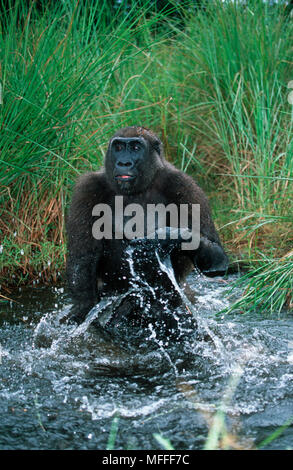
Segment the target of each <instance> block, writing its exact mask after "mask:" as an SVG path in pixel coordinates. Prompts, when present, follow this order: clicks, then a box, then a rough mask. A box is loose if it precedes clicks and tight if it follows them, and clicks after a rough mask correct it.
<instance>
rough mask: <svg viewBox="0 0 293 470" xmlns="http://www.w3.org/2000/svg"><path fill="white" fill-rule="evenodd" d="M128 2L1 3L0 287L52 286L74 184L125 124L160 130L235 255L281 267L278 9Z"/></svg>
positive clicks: (287, 165) (288, 181)
mask: <svg viewBox="0 0 293 470" xmlns="http://www.w3.org/2000/svg"><path fill="white" fill-rule="evenodd" d="M135 3H136V2H132V3H131V5H132V6H130V8H125V5H126V2H123V1H122V2H121V3H120V4H119V6H118V9H117V10H114V11H113V9H111V10H110V7H109V2H106V1H103V0H102V1H99V2H92V1H90V0H80V1H76V0H67V1H64V2H49V3H48V6H47V7H44V8H42V9H37V8H36V4H35V3H34V2H31V3H29V2H28V3H27V5H28V6H26V2H22V1H15V2H12V1H11V3H10V7H9V8H7V11H6V13H5V15H2V18H1V20H0V33H1V36H0V60H1V69H0V80H1V88H2V98H3V104H0V125H1V133H0V149H1V154H0V168H1V170H0V171H1V181H0V203H1V219H0V230H1V232H0V237H1V238H0V240H1V241H0V245H1V247H2V248H1V250H2V253H1V254H0V271H1V273H2V274H1V279H0V283H1V284H2V285H9V284H17V283H22V282H28V280H30V281H32V280H36V279H40V280H41V281H42V282H44V281H48V282H51V281H52V280H54V281H55V280H57V277H58V276H57V274H58V272H62V268H63V267H64V260H65V250H66V240H65V238H64V217H63V214H64V213H65V212H66V207H67V204H68V201H69V198H70V194H71V188H72V185H73V182H74V180H75V179H76V177H77V175H78V174H79V173H80V172H84V171H88V170H91V169H97V168H99V167H100V166H101V164H102V161H103V155H104V153H105V149H106V146H107V141H108V139H109V137H110V136H111V135H112V134H113V132H114V131H115V130H116V129H117V128H118V127H121V126H125V125H132V124H141V125H145V126H147V127H151V128H152V129H153V130H154V131H155V132H157V133H158V134H159V135H160V137H161V138H162V140H163V142H164V145H165V149H166V156H167V158H168V159H169V160H171V161H173V162H174V163H175V164H176V165H177V166H178V167H179V168H182V169H184V170H185V171H187V172H189V173H190V174H192V175H193V176H195V177H196V179H197V180H198V181H199V182H200V184H201V185H202V186H203V187H204V189H205V190H206V191H207V192H208V194H209V196H210V199H211V203H212V207H213V212H214V216H215V220H216V224H217V226H218V228H219V230H220V234H221V237H222V238H223V239H224V241H225V244H226V247H227V249H228V251H230V254H231V255H232V259H233V258H234V259H236V260H237V259H245V260H247V261H248V262H250V263H253V264H255V263H256V268H258V260H260V261H261V260H263V256H262V254H264V256H267V257H268V258H270V259H272V260H273V262H274V263H276V264H277V266H279V264H278V259H280V258H282V257H283V256H284V255H286V253H288V252H289V251H290V249H291V245H292V203H291V200H292V196H293V190H292V179H293V171H292V170H293V163H292V162H293V158H292V157H293V155H292V153H293V143H292V122H293V118H292V117H293V108H292V105H290V104H289V102H288V100H287V97H288V94H289V90H288V89H287V84H288V82H289V81H290V80H292V79H293V66H292V65H293V64H292V57H293V54H292V52H293V43H292V32H293V25H292V21H291V22H290V21H288V17H286V16H285V14H284V6H282V5H275V6H274V7H272V6H270V5H268V4H267V3H266V4H264V3H263V2H261V1H260V0H255V1H251V2H249V5H248V6H247V7H243V5H242V4H240V3H238V2H232V3H229V2H227V3H222V2H218V1H214V2H208V3H207V6H206V8H205V9H204V10H197V11H195V10H194V9H192V8H190V5H188V3H189V2H180V7H179V11H178V15H180V22H178V21H174V19H173V20H172V19H171V18H170V17H169V15H168V12H164V13H158V12H156V11H155V10H153V9H152V2H143V3H144V5H143V6H140V7H137V6H136V5H135ZM2 8H3V7H2ZM174 9H176V7H175V6H174ZM259 266H260V267H261V266H262V264H261V265H259ZM13 276H14V278H13ZM276 276H277V274H276ZM252 282H253V281H252ZM251 286H252V285H251ZM251 288H252V289H253V286H252V287H251ZM265 292H266V291H264V293H263V295H264V296H265V295H266V293H265ZM247 302H248V303H249V301H248V299H247ZM283 303H284V302H283V300H280V301H278V306H280V305H283ZM289 303H290V302H289Z"/></svg>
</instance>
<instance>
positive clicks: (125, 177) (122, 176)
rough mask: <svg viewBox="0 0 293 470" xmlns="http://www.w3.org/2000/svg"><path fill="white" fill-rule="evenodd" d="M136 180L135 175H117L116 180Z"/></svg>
mask: <svg viewBox="0 0 293 470" xmlns="http://www.w3.org/2000/svg"><path fill="white" fill-rule="evenodd" d="M134 178H135V176H133V175H117V176H115V179H116V180H117V181H130V180H133V179H134Z"/></svg>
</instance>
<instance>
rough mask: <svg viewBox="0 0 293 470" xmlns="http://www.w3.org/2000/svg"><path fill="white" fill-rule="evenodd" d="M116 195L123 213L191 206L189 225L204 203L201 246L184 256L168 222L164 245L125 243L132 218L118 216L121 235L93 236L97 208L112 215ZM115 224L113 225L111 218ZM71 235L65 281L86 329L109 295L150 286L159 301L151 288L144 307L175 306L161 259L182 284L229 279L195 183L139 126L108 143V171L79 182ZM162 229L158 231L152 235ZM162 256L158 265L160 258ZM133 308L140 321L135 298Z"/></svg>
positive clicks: (225, 260)
mask: <svg viewBox="0 0 293 470" xmlns="http://www.w3.org/2000/svg"><path fill="white" fill-rule="evenodd" d="M117 196H120V197H121V201H123V202H122V206H121V207H122V208H123V209H125V207H127V206H129V205H130V204H131V205H132V204H137V205H139V206H140V207H142V208H143V209H146V208H147V206H148V204H153V205H157V204H164V205H165V206H168V205H169V204H173V205H175V207H178V208H180V207H181V206H180V205H182V204H184V205H185V207H186V206H188V211H189V212H188V224H189V225H190V224H191V222H192V220H191V207H192V205H194V204H199V205H200V235H199V239H198V245H197V246H196V248H193V249H190V250H188V249H184V250H183V249H182V243H181V242H182V237H181V234H180V232H179V231H178V237H177V239H173V238H172V237H171V236H170V230H171V228H170V227H171V226H170V220H169V219H168V217H167V219H166V222H165V224H166V227H167V230H166V237H165V239H159V237H158V236H156V235H155V236H154V237H153V238H152V237H150V239H148V240H146V238H144V235H145V232H144V234H142V236H141V237H139V238H137V237H133V239H131V237H126V236H125V235H124V234H123V227H125V225H126V223H127V221H129V214H128V216H126V215H124V216H123V217H122V219H121V214H116V216H119V217H120V220H121V223H120V225H121V226H120V232H119V233H120V235H119V236H116V237H114V236H113V237H107V236H105V237H103V236H94V230H93V227H94V224H95V222H96V221H99V222H98V223H100V221H101V218H100V219H99V218H98V217H97V213H96V212H95V210H94V207H96V206H97V205H99V207H104V206H105V207H106V206H107V207H110V209H113V210H114V208H115V198H116V197H117ZM122 197H123V199H122ZM101 205H102V206H101ZM129 207H133V206H129ZM173 207H174V206H173ZM110 219H111V220H110V222H112V216H111V217H110ZM113 220H114V217H113ZM110 225H111V224H110ZM66 228H67V238H68V256H67V278H68V286H69V290H70V293H71V297H72V300H73V306H72V309H71V312H70V315H71V318H73V319H74V320H75V321H77V322H82V321H83V320H84V319H85V317H86V315H87V314H88V313H89V311H90V310H91V309H92V307H93V306H95V305H96V304H97V303H98V302H100V301H101V300H103V299H105V298H107V296H112V295H116V294H119V293H120V294H122V295H123V293H125V292H128V291H129V290H132V291H135V289H137V288H138V289H140V288H141V289H143V288H144V285H146V283H148V284H149V285H150V286H151V287H154V288H155V289H156V293H155V294H153V293H152V294H150V289H148V291H146V292H148V294H146V297H148V299H147V302H149V303H155V302H157V301H158V300H159V297H160V296H163V295H164V292H166V291H168V293H171V297H172V298H173V299H175V303H176V302H177V301H178V292H177V291H176V288H174V283H172V282H171V280H170V276H169V275H168V273H167V272H166V269H165V268H164V266H163V265H162V264H161V261H160V259H161V260H169V264H170V266H169V268H170V269H171V271H172V272H173V274H174V277H175V280H176V282H177V283H178V285H182V283H183V282H184V279H185V277H186V276H187V274H188V273H190V271H191V270H192V269H194V268H196V269H197V270H198V271H200V272H202V273H203V274H205V275H207V276H214V275H222V274H224V273H225V272H226V270H227V267H228V258H227V255H226V254H225V252H224V250H223V247H222V245H221V242H220V239H219V236H218V234H217V231H216V229H215V226H214V223H213V220H212V217H211V211H210V208H209V203H208V200H207V197H206V196H205V194H204V192H203V191H202V189H201V188H200V187H199V186H198V185H197V184H196V183H195V181H194V180H193V179H192V178H191V177H190V176H188V175H187V174H185V173H183V172H182V171H180V170H178V169H176V168H175V167H174V166H173V165H172V164H170V163H169V162H168V161H167V160H166V159H165V158H164V153H163V145H162V143H161V141H160V140H159V138H158V137H157V136H156V135H155V134H154V133H153V132H152V131H151V130H149V129H146V128H144V127H140V126H131V127H126V128H123V129H120V130H119V131H118V132H116V133H115V135H114V136H113V137H112V138H111V139H110V142H109V146H108V150H107V153H106V157H105V165H104V168H103V169H101V170H100V171H97V172H90V173H87V174H84V175H82V176H81V177H80V178H79V180H78V181H77V183H76V185H75V188H74V191H73V197H72V201H71V205H70V208H69V213H68V216H67V220H66ZM160 228H161V227H160V226H158V225H156V226H155V231H156V230H157V229H160ZM104 229H105V227H104ZM113 231H114V229H113ZM179 242H180V243H179ZM158 252H159V253H161V258H160V257H159V258H158V256H157V253H158ZM169 268H168V269H169ZM151 290H152V289H151ZM134 297H135V296H134ZM120 301H121V299H120ZM122 302H123V297H122ZM125 302H126V308H129V305H128V303H129V298H128V299H126V300H125ZM135 304H136V306H135V308H132V310H135V311H136V314H137V312H138V311H139V299H138V297H136V301H135ZM138 315H139V313H138Z"/></svg>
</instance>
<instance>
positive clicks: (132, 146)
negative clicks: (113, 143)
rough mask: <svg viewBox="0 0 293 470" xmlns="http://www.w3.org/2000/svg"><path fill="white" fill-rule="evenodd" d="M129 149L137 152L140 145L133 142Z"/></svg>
mask: <svg viewBox="0 0 293 470" xmlns="http://www.w3.org/2000/svg"><path fill="white" fill-rule="evenodd" d="M130 148H131V150H132V151H133V152H139V150H140V149H141V145H140V143H139V142H133V143H132V144H131V147H130Z"/></svg>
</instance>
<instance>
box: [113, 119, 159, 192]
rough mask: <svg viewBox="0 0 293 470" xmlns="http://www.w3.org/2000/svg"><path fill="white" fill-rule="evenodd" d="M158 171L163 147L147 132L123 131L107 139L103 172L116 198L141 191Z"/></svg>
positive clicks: (126, 128) (128, 128)
mask: <svg viewBox="0 0 293 470" xmlns="http://www.w3.org/2000/svg"><path fill="white" fill-rule="evenodd" d="M162 167H163V146H162V143H161V141H160V140H159V139H158V137H157V136H156V135H155V134H153V133H152V132H151V131H150V130H148V129H146V128H144V127H138V126H132V127H125V128H123V129H120V130H119V131H118V132H116V134H115V135H114V136H113V137H112V138H111V139H110V142H109V147H108V150H107V153H106V158H105V170H106V175H107V178H108V180H109V183H110V185H111V186H112V188H114V190H115V192H116V193H117V194H135V193H141V192H143V191H145V190H146V189H147V188H148V187H149V186H150V185H151V183H152V181H153V179H154V177H155V175H156V173H157V171H158V169H159V168H162Z"/></svg>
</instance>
